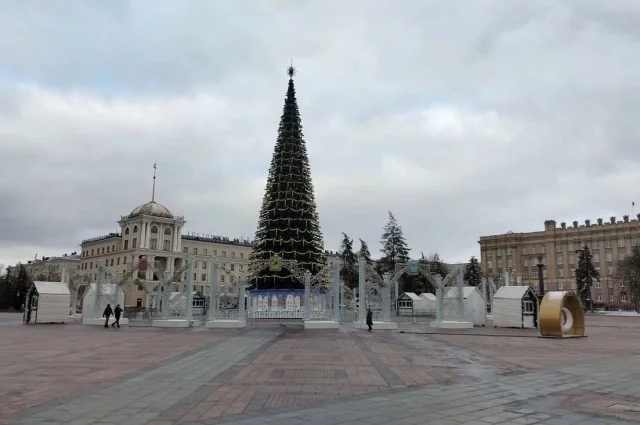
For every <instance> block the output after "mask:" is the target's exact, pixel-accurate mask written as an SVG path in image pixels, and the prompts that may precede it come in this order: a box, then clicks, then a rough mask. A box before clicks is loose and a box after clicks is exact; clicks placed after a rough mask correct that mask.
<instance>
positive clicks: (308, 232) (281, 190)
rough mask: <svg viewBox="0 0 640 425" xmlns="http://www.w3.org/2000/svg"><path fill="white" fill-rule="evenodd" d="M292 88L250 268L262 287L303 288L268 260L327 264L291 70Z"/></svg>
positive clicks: (316, 266) (310, 266) (309, 266)
mask: <svg viewBox="0 0 640 425" xmlns="http://www.w3.org/2000/svg"><path fill="white" fill-rule="evenodd" d="M287 72H288V74H289V88H288V90H287V97H286V98H285V101H284V110H283V112H282V117H281V118H280V126H279V127H278V139H277V141H276V146H275V149H274V152H273V158H272V159H271V167H270V168H269V177H268V178H267V187H266V189H265V195H264V198H263V200H262V209H261V210H260V217H259V220H258V230H257V231H256V236H255V241H254V246H253V252H252V254H251V262H252V264H251V267H252V270H254V272H255V274H254V278H253V280H252V282H251V284H252V286H253V287H257V288H258V289H301V288H303V287H304V283H303V282H300V281H299V280H298V279H296V278H294V277H293V276H291V274H290V273H289V270H287V268H286V264H284V267H282V268H281V270H279V271H272V270H271V269H270V268H269V267H268V264H265V263H264V262H265V261H270V260H271V259H272V258H273V257H274V256H278V257H280V258H281V259H282V260H284V261H296V262H297V265H298V267H301V268H303V269H305V270H308V271H310V272H311V273H312V274H315V273H317V272H318V271H319V270H320V269H321V268H322V267H323V266H324V264H325V255H324V244H323V241H322V233H321V231H320V223H319V220H318V213H317V212H316V202H315V197H314V195H313V183H312V182H311V168H310V166H309V158H308V157H307V148H306V146H305V143H304V138H303V135H302V121H301V120H300V112H299V110H298V103H297V101H296V91H295V87H294V85H293V76H294V75H295V70H294V68H293V67H289V68H288V70H287Z"/></svg>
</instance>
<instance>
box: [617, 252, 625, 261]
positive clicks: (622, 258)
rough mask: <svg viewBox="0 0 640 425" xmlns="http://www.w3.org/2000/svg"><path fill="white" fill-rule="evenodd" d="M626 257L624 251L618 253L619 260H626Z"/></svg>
mask: <svg viewBox="0 0 640 425" xmlns="http://www.w3.org/2000/svg"><path fill="white" fill-rule="evenodd" d="M624 258H625V256H624V254H623V253H619V254H618V260H620V261H624Z"/></svg>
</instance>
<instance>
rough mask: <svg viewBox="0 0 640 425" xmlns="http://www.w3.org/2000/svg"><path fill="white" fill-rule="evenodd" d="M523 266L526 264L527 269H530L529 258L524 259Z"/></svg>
mask: <svg viewBox="0 0 640 425" xmlns="http://www.w3.org/2000/svg"><path fill="white" fill-rule="evenodd" d="M522 264H524V266H525V267H529V260H528V259H527V258H525V259H523V260H522Z"/></svg>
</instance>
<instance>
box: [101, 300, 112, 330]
mask: <svg viewBox="0 0 640 425" xmlns="http://www.w3.org/2000/svg"><path fill="white" fill-rule="evenodd" d="M112 314H113V310H111V304H107V307H106V308H105V309H104V312H103V313H102V317H104V318H105V320H104V327H105V328H108V327H109V317H111V315H112Z"/></svg>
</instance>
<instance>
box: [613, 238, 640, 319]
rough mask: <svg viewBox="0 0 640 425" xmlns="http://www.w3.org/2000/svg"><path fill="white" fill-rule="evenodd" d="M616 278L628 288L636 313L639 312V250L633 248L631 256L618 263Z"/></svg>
mask: <svg viewBox="0 0 640 425" xmlns="http://www.w3.org/2000/svg"><path fill="white" fill-rule="evenodd" d="M616 277H617V278H618V279H619V280H620V281H622V282H624V284H625V286H626V287H627V288H629V291H630V292H631V295H633V301H634V303H635V308H636V311H637V312H640V308H639V307H640V304H639V302H640V248H638V247H635V248H633V251H632V253H631V255H629V256H627V257H625V259H624V260H620V261H619V262H618V267H617V268H616Z"/></svg>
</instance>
